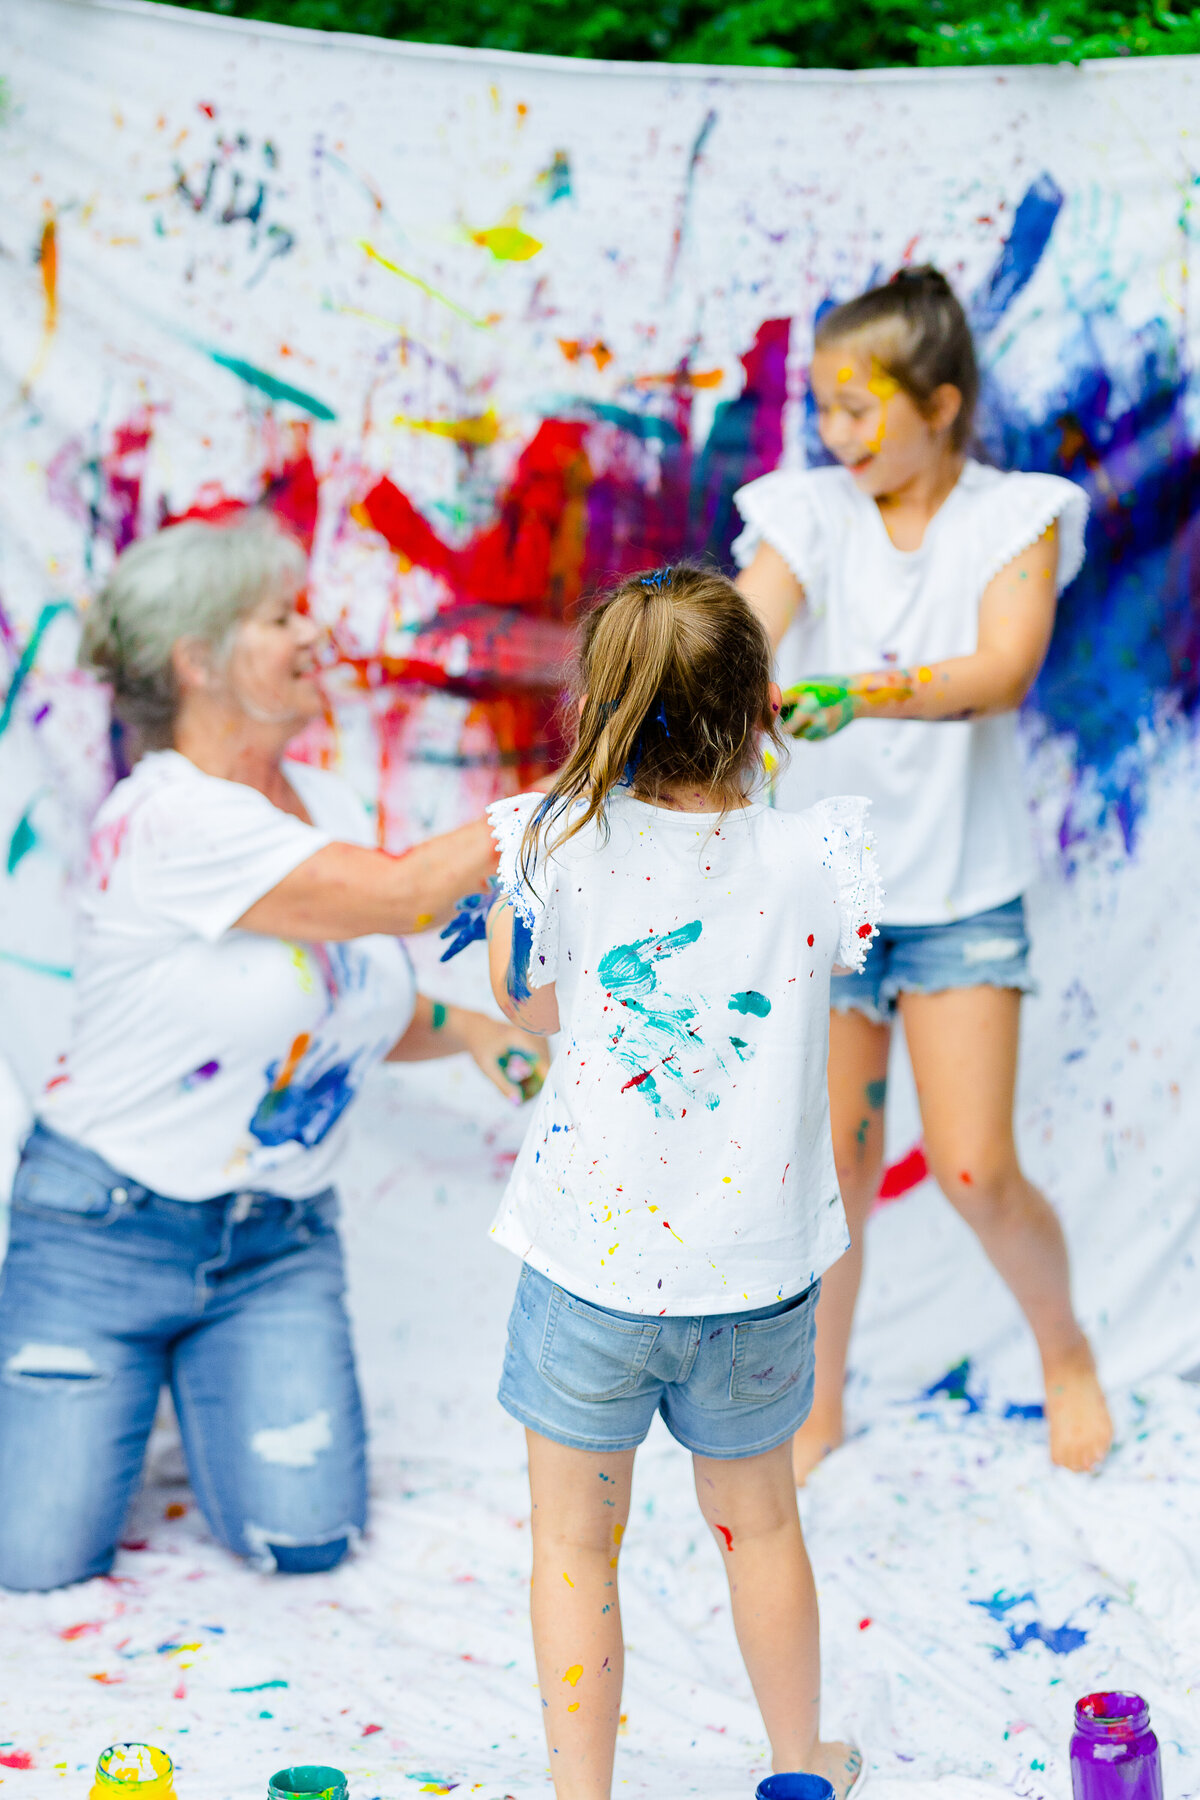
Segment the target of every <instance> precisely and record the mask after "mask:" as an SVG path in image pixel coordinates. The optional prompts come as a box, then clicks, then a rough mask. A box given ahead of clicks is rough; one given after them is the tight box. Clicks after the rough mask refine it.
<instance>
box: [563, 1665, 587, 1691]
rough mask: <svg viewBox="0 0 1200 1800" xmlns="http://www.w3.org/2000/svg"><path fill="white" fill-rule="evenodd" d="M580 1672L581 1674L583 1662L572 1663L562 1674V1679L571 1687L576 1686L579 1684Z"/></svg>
mask: <svg viewBox="0 0 1200 1800" xmlns="http://www.w3.org/2000/svg"><path fill="white" fill-rule="evenodd" d="M582 1674H583V1664H582V1663H572V1664H571V1666H570V1668H569V1669H568V1670H567V1672H566V1674H565V1675H564V1676H563V1680H564V1681H566V1682H569V1683H570V1685H571V1686H572V1687H578V1686H579V1677H580V1676H581V1675H582Z"/></svg>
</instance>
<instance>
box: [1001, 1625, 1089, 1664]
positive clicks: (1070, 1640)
mask: <svg viewBox="0 0 1200 1800" xmlns="http://www.w3.org/2000/svg"><path fill="white" fill-rule="evenodd" d="M1007 1629H1008V1636H1009V1640H1010V1642H1011V1645H1012V1649H1011V1650H997V1651H996V1652H995V1656H996V1660H997V1661H998V1662H1002V1661H1003V1660H1004V1659H1005V1658H1006V1657H1008V1656H1011V1655H1012V1654H1013V1651H1016V1650H1024V1648H1025V1646H1026V1644H1045V1646H1046V1648H1047V1650H1052V1651H1053V1652H1054V1654H1055V1656H1070V1654H1071V1652H1072V1650H1078V1649H1079V1648H1080V1647H1081V1646H1082V1645H1083V1644H1086V1643H1087V1636H1088V1634H1087V1632H1086V1631H1080V1630H1078V1629H1077V1628H1076V1627H1075V1626H1074V1625H1057V1626H1051V1625H1043V1624H1042V1622H1041V1620H1040V1619H1034V1620H1033V1621H1032V1623H1031V1624H1029V1625H1020V1626H1018V1625H1010V1626H1008V1628H1007Z"/></svg>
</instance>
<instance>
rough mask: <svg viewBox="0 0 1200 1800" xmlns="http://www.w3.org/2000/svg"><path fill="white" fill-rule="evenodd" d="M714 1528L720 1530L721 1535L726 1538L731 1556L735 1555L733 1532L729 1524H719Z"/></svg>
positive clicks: (726, 1545) (726, 1546) (726, 1544)
mask: <svg viewBox="0 0 1200 1800" xmlns="http://www.w3.org/2000/svg"><path fill="white" fill-rule="evenodd" d="M714 1529H715V1530H717V1531H719V1532H720V1534H721V1536H722V1537H723V1538H724V1539H725V1548H726V1550H728V1552H729V1554H730V1556H732V1555H733V1533H732V1531H730V1529H729V1527H728V1525H717V1526H715V1527H714Z"/></svg>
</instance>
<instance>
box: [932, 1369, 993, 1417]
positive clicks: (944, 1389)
mask: <svg viewBox="0 0 1200 1800" xmlns="http://www.w3.org/2000/svg"><path fill="white" fill-rule="evenodd" d="M970 1378H971V1359H970V1357H969V1356H965V1357H964V1358H963V1360H962V1362H960V1363H955V1365H954V1367H953V1368H952V1369H948V1370H947V1371H946V1373H945V1374H944V1375H943V1376H942V1378H941V1380H940V1381H935V1382H934V1383H933V1385H932V1387H927V1388H926V1389H925V1390H924V1393H923V1398H924V1399H926V1400H934V1399H936V1398H937V1396H938V1395H939V1394H941V1395H943V1396H944V1397H945V1398H946V1399H947V1400H965V1401H966V1403H967V1411H968V1412H969V1413H975V1412H978V1411H979V1410H980V1401H979V1399H978V1398H977V1396H976V1395H974V1394H972V1393H971V1391H970V1389H969V1388H968V1387H967V1382H968V1381H969V1380H970Z"/></svg>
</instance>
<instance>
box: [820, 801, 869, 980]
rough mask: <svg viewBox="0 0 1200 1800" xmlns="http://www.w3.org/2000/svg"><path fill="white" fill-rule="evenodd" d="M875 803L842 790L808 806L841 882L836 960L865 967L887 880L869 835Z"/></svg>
mask: <svg viewBox="0 0 1200 1800" xmlns="http://www.w3.org/2000/svg"><path fill="white" fill-rule="evenodd" d="M870 810H871V802H870V801H869V800H864V799H863V798H862V796H861V795H858V794H837V795H835V796H834V797H833V798H832V799H829V800H818V802H817V804H816V805H815V806H814V807H811V808H810V809H809V815H808V816H809V818H810V819H811V820H812V822H813V824H814V825H815V826H816V828H817V832H818V834H819V836H820V838H821V840H822V843H823V846H824V855H823V859H822V860H823V861H824V864H825V867H826V868H827V869H828V870H829V872H830V873H831V875H832V876H833V878H834V880H835V881H836V883H837V891H838V918H839V922H840V927H841V930H840V936H839V938H838V948H837V957H836V961H837V962H839V963H840V964H841V965H842V967H843V968H846V969H861V968H862V966H863V963H864V962H865V961H866V957H867V951H868V950H869V949H870V948H871V939H872V938H873V937H874V936H875V935H876V933H877V931H878V929H879V926H878V919H879V915H880V913H881V912H882V910H883V884H882V883H881V881H880V879H879V864H878V863H877V862H876V860H875V850H874V847H873V846H872V844H871V843H870V842H869V841H868V838H867V814H868V812H869V811H870Z"/></svg>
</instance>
